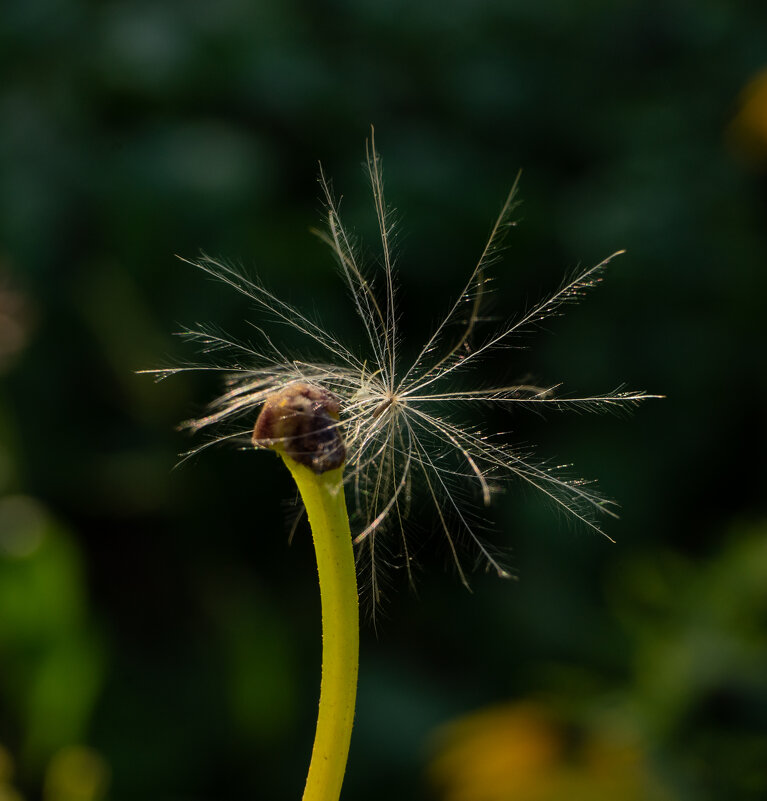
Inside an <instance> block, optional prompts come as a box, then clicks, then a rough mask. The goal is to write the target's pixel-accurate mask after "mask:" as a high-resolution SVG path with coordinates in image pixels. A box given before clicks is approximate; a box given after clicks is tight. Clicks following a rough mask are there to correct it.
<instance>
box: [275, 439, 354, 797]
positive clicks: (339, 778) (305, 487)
mask: <svg viewBox="0 0 767 801" xmlns="http://www.w3.org/2000/svg"><path fill="white" fill-rule="evenodd" d="M280 455H281V456H282V458H283V460H284V461H285V464H286V465H287V467H288V469H289V470H290V472H291V474H292V475H293V478H294V479H295V482H296V484H297V485H298V490H299V492H300V493H301V498H302V499H303V502H304V505H305V506H306V511H307V514H308V516H309V525H310V526H311V529H312V537H313V538H314V549H315V552H316V554H317V571H318V573H319V579H320V597H321V601H322V682H321V686H320V707H319V715H318V717H317V731H316V734H315V738H314V748H313V750H312V761H311V764H310V765H309V775H308V777H307V779H306V788H305V790H304V796H303V801H338V798H339V796H340V794H341V785H342V784H343V780H344V772H345V770H346V759H347V757H348V755H349V742H350V740H351V734H352V724H353V722H354V703H355V698H356V694H357V670H358V665H359V604H358V597H357V574H356V569H355V564H354V552H353V550H352V536H351V531H350V529H349V515H348V512H347V511H346V499H345V497H344V486H343V481H342V473H343V466H342V467H339V468H336V469H334V470H327V471H326V472H324V473H319V474H317V473H315V472H314V471H313V470H311V469H310V468H308V467H305V466H304V465H302V464H299V463H298V462H296V461H294V460H293V459H292V458H291V457H290V456H288V455H287V454H286V453H284V452H282V453H281V454H280Z"/></svg>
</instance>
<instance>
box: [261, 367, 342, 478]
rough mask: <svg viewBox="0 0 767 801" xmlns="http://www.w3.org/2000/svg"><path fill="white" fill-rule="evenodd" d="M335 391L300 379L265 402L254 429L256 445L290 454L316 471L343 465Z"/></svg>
mask: <svg viewBox="0 0 767 801" xmlns="http://www.w3.org/2000/svg"><path fill="white" fill-rule="evenodd" d="M340 410H341V406H340V404H339V402H338V398H336V396H335V395H333V393H331V392H328V391H327V390H326V389H322V387H318V386H314V385H312V384H305V383H302V382H297V383H295V384H289V385H288V386H287V387H285V388H284V389H281V390H279V391H278V392H275V393H274V394H273V395H272V396H271V397H269V398H268V399H267V400H266V402H265V403H264V405H263V407H262V409H261V413H260V414H259V416H258V419H257V420H256V425H255V427H254V428H253V444H254V445H255V447H257V448H272V449H273V450H276V451H278V452H281V453H284V454H287V455H288V456H290V458H291V459H293V460H294V461H296V462H298V463H299V464H302V465H305V466H306V467H308V468H309V469H310V470H312V471H314V472H315V473H324V472H325V471H326V470H333V469H334V468H336V467H340V466H341V465H342V464H343V463H344V461H345V460H346V448H345V446H344V441H343V438H342V437H341V431H340V429H339V422H338V420H339V412H340Z"/></svg>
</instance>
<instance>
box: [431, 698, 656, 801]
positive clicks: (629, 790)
mask: <svg viewBox="0 0 767 801" xmlns="http://www.w3.org/2000/svg"><path fill="white" fill-rule="evenodd" d="M429 779H430V781H431V783H432V785H433V786H434V787H435V788H436V789H437V795H438V798H440V799H441V801H561V799H564V798H566V799H568V801H601V799H604V801H608V800H609V801H614V799H617V798H619V799H621V801H671V798H672V796H671V795H669V794H668V793H666V792H665V791H664V790H663V789H662V788H661V787H660V786H659V784H658V783H657V781H656V780H655V779H654V777H653V776H652V774H651V772H650V770H649V768H648V765H647V760H646V758H645V756H644V754H643V752H642V749H641V748H640V747H639V745H638V744H637V743H636V742H635V741H634V740H632V739H631V738H628V737H626V735H625V734H624V733H620V732H618V731H614V730H601V729H600V730H596V729H594V730H592V729H587V728H584V727H577V726H574V725H571V724H568V723H567V722H565V721H563V720H561V719H558V718H557V716H556V715H554V714H553V713H552V712H551V711H550V710H548V709H546V708H545V707H544V706H543V705H538V704H533V703H518V704H508V705H504V706H496V707H491V708H489V709H486V710H482V711H480V712H476V713H474V714H472V715H469V716H468V717H465V718H463V719H461V720H459V721H457V722H455V723H452V724H449V725H448V726H446V727H445V728H444V729H442V730H441V731H440V732H438V735H437V753H436V756H435V757H434V759H433V760H432V762H431V764H430V766H429Z"/></svg>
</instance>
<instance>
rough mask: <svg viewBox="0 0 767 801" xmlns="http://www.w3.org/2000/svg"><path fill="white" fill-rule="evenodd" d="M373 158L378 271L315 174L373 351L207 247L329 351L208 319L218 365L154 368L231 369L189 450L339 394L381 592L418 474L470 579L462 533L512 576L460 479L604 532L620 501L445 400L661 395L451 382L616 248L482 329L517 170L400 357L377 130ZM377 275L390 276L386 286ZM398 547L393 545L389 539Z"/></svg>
mask: <svg viewBox="0 0 767 801" xmlns="http://www.w3.org/2000/svg"><path fill="white" fill-rule="evenodd" d="M366 164H367V171H368V175H369V178H370V183H371V186H372V190H373V200H374V206H375V213H376V218H377V221H378V228H379V234H380V239H381V257H382V258H381V274H380V275H379V276H373V275H372V274H370V273H368V272H367V271H366V269H365V268H364V266H363V265H362V263H361V261H360V259H359V257H358V255H357V253H358V251H357V246H356V243H355V241H354V239H353V237H352V236H351V235H350V234H349V233H348V231H347V230H346V229H345V228H344V226H343V224H342V223H341V218H340V216H339V210H338V203H337V201H336V199H335V197H334V195H333V191H332V188H331V185H330V182H329V181H328V180H327V179H326V178H325V175H324V173H323V172H322V170H321V169H320V176H319V182H320V187H321V190H322V195H323V199H324V203H325V223H326V227H325V229H324V230H322V231H315V233H316V234H317V235H318V236H319V238H320V239H321V240H322V241H323V242H325V243H326V244H327V245H328V246H329V247H330V248H331V250H332V252H333V254H334V256H335V260H336V262H337V266H338V269H339V272H340V274H341V277H342V279H343V281H344V283H345V284H346V287H347V290H348V291H349V294H350V296H351V301H352V305H353V306H354V309H355V311H356V313H357V315H358V317H359V318H360V320H361V322H362V326H363V329H364V332H365V340H366V346H367V353H366V355H365V357H364V358H362V357H360V356H358V355H357V354H356V352H355V351H353V350H352V349H351V348H349V347H347V346H346V345H344V344H343V343H342V342H341V341H340V340H339V339H337V338H336V337H335V336H334V335H333V334H332V333H330V332H329V331H327V330H326V329H325V328H323V327H322V326H320V325H319V324H318V323H317V322H315V321H314V320H312V319H311V318H310V317H308V316H306V315H304V314H302V313H301V312H300V311H299V310H298V309H296V308H294V307H292V306H291V305H289V304H288V303H286V302H284V301H283V300H281V299H280V298H278V297H276V296H275V295H274V294H272V293H271V292H269V291H268V290H267V289H266V288H265V287H264V286H263V285H262V284H260V283H259V282H258V281H257V280H253V279H251V278H248V277H247V276H246V275H244V274H243V273H242V272H241V271H240V270H238V269H236V268H235V267H232V266H230V265H228V264H226V263H224V262H221V261H217V260H215V259H212V258H210V257H209V256H206V255H203V256H202V257H201V258H200V259H199V260H197V261H194V262H190V263H191V264H194V265H195V266H197V267H199V268H200V269H202V270H204V271H205V272H207V273H209V274H210V275H212V276H214V277H215V278H217V279H219V280H221V281H223V282H224V283H226V284H229V285H230V286H232V287H233V288H234V289H236V290H237V291H238V292H240V293H242V294H243V295H245V296H247V297H248V298H249V299H250V300H251V301H252V302H253V303H254V304H255V307H256V309H257V310H258V311H259V312H260V313H261V314H262V315H263V317H264V318H265V319H266V320H269V321H271V322H272V323H273V324H275V325H277V326H280V325H282V326H286V327H288V328H289V329H291V330H292V331H294V332H296V333H298V334H300V335H302V336H303V337H304V338H305V339H306V341H307V343H312V344H313V345H314V346H315V347H316V348H318V349H319V350H320V351H322V352H323V354H324V356H323V359H324V360H323V361H318V362H313V361H312V362H310V361H301V360H298V359H295V358H292V357H291V356H290V355H288V354H287V353H285V352H284V351H283V350H282V349H281V348H280V347H279V346H278V345H277V344H275V342H274V340H273V338H272V337H271V336H270V335H269V334H268V333H267V332H266V331H265V330H263V329H262V328H261V327H256V331H257V334H258V338H259V344H258V345H257V346H252V345H250V344H247V343H243V342H239V341H237V340H235V339H233V338H231V337H229V336H227V335H226V334H225V333H224V332H221V331H219V330H218V329H216V328H214V327H211V326H197V327H194V328H191V329H189V330H186V331H184V332H183V336H184V337H185V338H186V339H188V340H191V341H193V342H195V343H196V344H198V345H200V346H202V349H203V350H204V351H205V352H207V353H209V354H217V353H219V352H221V353H225V354H227V357H228V359H234V361H230V362H224V363H221V364H217V363H213V364H208V365H190V366H182V367H174V368H169V369H166V370H157V371H151V372H155V373H157V374H158V375H159V376H160V377H161V378H162V377H166V376H169V375H172V374H175V373H178V372H181V371H186V370H213V371H220V372H222V373H223V374H224V375H225V381H226V390H225V391H224V392H223V394H221V395H220V396H219V397H218V398H216V399H215V400H214V401H213V402H212V403H211V404H210V406H209V409H208V411H207V413H206V414H205V415H204V416H202V417H200V418H198V419H195V420H190V421H188V422H187V423H186V424H185V426H186V427H187V428H189V429H191V430H192V431H199V430H201V429H208V428H213V427H215V429H216V430H217V431H218V432H219V433H217V434H216V436H214V437H213V438H212V439H211V440H209V441H207V442H206V443H204V444H202V445H200V446H198V447H197V448H195V449H193V450H192V451H190V452H189V453H188V454H185V456H186V457H188V456H191V455H193V454H195V453H198V452H199V451H201V450H202V449H204V448H206V447H208V446H210V445H212V444H216V443H220V442H226V441H238V440H241V441H245V442H247V441H249V439H250V433H251V431H252V428H253V422H254V419H255V416H256V411H257V410H258V409H259V407H261V406H262V405H263V404H264V402H265V401H266V400H267V399H268V398H269V397H270V396H271V395H272V394H273V393H275V392H277V391H280V390H284V389H285V388H286V387H289V386H291V385H293V384H301V385H306V384H310V385H313V386H319V387H322V388H323V389H324V390H327V391H328V392H329V393H332V396H333V397H334V398H337V399H338V406H339V412H340V417H339V419H338V420H337V421H336V420H335V419H332V420H331V419H330V418H328V419H329V422H328V426H329V427H339V428H340V429H341V430H342V434H343V438H344V441H345V445H346V454H347V461H346V470H345V474H344V475H345V479H344V480H345V482H346V485H347V488H348V495H349V497H350V498H351V499H353V500H352V503H353V505H354V510H353V511H355V512H356V520H357V522H358V526H359V529H358V533H357V534H356V536H355V539H354V542H355V545H356V546H357V548H358V556H360V555H361V553H362V552H363V551H365V552H366V553H367V557H368V561H369V563H370V566H371V577H372V581H371V584H372V591H373V596H374V599H375V600H376V601H377V600H378V596H379V594H380V589H379V585H378V578H377V572H376V565H377V562H378V554H377V549H378V540H379V537H380V536H381V535H382V533H383V532H384V531H385V530H387V529H388V530H389V531H394V532H396V531H398V532H399V535H398V536H399V538H400V544H401V548H402V552H403V555H404V564H405V566H406V568H407V570H408V573H409V571H410V561H411V559H410V553H409V549H408V541H407V536H406V529H407V526H406V523H405V520H406V518H407V514H408V508H409V505H410V502H411V498H412V496H413V493H414V485H418V486H419V488H420V491H422V492H423V493H425V497H426V498H427V499H428V500H429V501H430V503H431V505H433V507H434V513H435V518H436V521H437V522H438V524H439V527H440V528H441V529H442V531H443V533H444V535H445V537H446V539H447V543H448V547H449V549H450V552H451V554H452V557H453V559H454V561H455V565H456V568H457V571H458V573H459V575H460V578H461V580H462V581H463V583H464V584H466V585H467V586H468V581H467V577H466V572H465V570H464V568H463V566H462V563H461V560H460V556H459V551H460V549H459V543H460V542H463V541H468V542H469V543H470V544H471V545H472V546H473V549H474V551H475V553H476V554H477V555H478V556H479V557H480V559H481V561H483V562H484V563H485V565H486V566H487V567H488V568H490V569H493V570H494V571H495V572H496V573H497V574H498V575H499V576H502V577H508V575H509V573H508V572H507V570H506V569H505V568H504V566H503V565H502V563H501V561H500V560H499V558H498V557H497V555H496V553H495V552H494V551H493V550H491V549H490V547H489V546H488V545H487V544H486V543H485V540H484V538H483V537H482V536H481V535H480V529H481V525H482V524H481V522H478V516H477V513H476V511H475V509H474V508H472V506H471V505H465V504H464V502H463V501H461V500H459V497H460V495H461V489H460V488H461V487H469V488H471V487H472V486H473V487H474V488H475V490H476V494H477V496H478V497H481V498H482V502H483V504H484V505H487V504H489V503H490V502H491V500H492V496H493V494H494V493H495V492H496V490H497V488H498V487H499V486H501V485H502V484H503V483H504V482H506V481H507V480H509V479H515V480H517V481H519V482H522V483H523V484H525V485H528V486H531V487H533V488H535V489H536V490H539V491H540V492H541V493H543V494H544V495H545V496H547V497H548V498H549V499H550V501H551V502H553V503H554V504H555V505H556V506H557V507H558V508H560V509H561V510H563V511H565V512H566V513H567V514H568V515H569V516H571V517H573V518H575V519H576V520H579V521H581V522H582V523H583V524H585V525H586V526H588V527H590V528H592V529H594V530H596V531H598V532H600V533H602V534H604V532H603V531H602V529H601V527H600V524H599V518H600V517H601V516H603V515H611V516H615V511H614V509H615V504H614V503H613V502H612V501H610V500H608V499H606V498H605V497H603V496H602V495H601V494H600V493H599V492H598V490H597V489H596V487H595V486H594V484H592V483H589V482H585V481H583V480H580V479H572V478H569V477H568V476H567V472H566V469H561V468H558V467H550V466H547V465H545V464H540V463H536V461H535V460H534V459H533V457H532V456H531V455H530V454H529V453H525V452H522V451H521V450H519V449H517V448H516V447H514V446H513V445H510V444H509V443H508V442H507V440H506V438H505V437H504V436H503V435H500V434H492V433H487V432H485V431H483V430H482V429H481V427H479V426H475V427H467V426H466V425H463V424H461V423H458V422H457V421H456V420H454V419H453V417H452V415H451V412H450V410H451V408H452V407H453V406H455V405H467V406H472V405H474V406H478V405H479V404H493V405H496V406H500V407H503V408H506V409H508V408H514V407H521V408H528V409H535V410H541V409H551V410H556V411H560V410H568V409H573V410H580V411H611V410H612V411H615V410H619V409H626V408H630V407H632V406H634V405H636V404H638V403H639V402H640V401H643V400H646V399H648V398H656V397H660V396H657V395H649V394H647V393H646V392H641V391H627V390H625V389H624V388H622V387H619V388H617V389H616V390H614V391H612V392H608V393H605V394H596V395H590V396H584V397H567V396H560V395H558V394H557V392H558V390H559V385H552V386H547V387H538V386H531V385H528V384H516V385H515V384H511V385H503V386H498V387H491V388H488V389H471V390H462V389H455V388H453V387H454V386H455V383H454V382H455V379H456V378H457V377H458V376H459V375H463V374H467V373H469V372H470V371H471V370H472V368H474V367H476V366H478V365H479V363H480V361H481V360H484V359H485V358H487V357H488V356H490V355H492V354H493V353H494V352H496V351H498V350H499V349H501V348H505V347H508V346H509V345H511V344H512V343H516V342H517V341H518V340H519V339H520V338H521V337H523V336H524V335H525V334H528V333H530V332H531V330H533V329H535V328H536V327H537V326H538V325H539V324H540V322H541V321H542V320H544V319H546V318H549V317H552V316H554V315H557V314H560V313H561V312H562V311H563V309H564V307H565V306H566V305H567V304H570V303H573V302H577V301H578V300H580V299H581V298H582V297H583V296H584V295H585V294H586V293H587V292H588V291H589V290H591V289H593V288H594V287H595V286H596V285H597V284H598V283H599V282H600V281H601V279H602V275H603V273H604V271H605V269H606V267H607V265H608V264H609V263H610V262H611V261H612V259H613V258H615V256H617V255H619V253H620V252H621V251H619V252H618V253H614V254H613V255H612V256H610V257H608V258H607V259H605V260H604V261H602V262H600V263H599V264H597V265H595V266H593V267H589V268H586V269H583V270H580V271H579V272H577V273H575V274H574V275H572V276H571V277H570V278H568V279H567V280H566V281H564V282H563V284H562V285H561V286H560V287H559V288H558V289H557V290H556V291H555V292H554V293H553V294H551V295H549V296H548V297H546V298H545V299H544V300H542V301H541V302H539V303H537V304H535V305H533V306H532V307H531V308H529V309H527V310H526V311H525V312H523V313H522V314H520V315H518V316H516V317H511V318H509V319H508V320H507V321H506V322H505V324H503V325H502V326H501V327H500V328H497V329H496V330H494V331H492V332H491V333H490V334H489V335H485V336H484V338H483V337H481V336H480V328H481V323H482V320H481V317H480V311H481V307H482V301H483V299H484V294H485V290H486V283H487V280H488V278H487V275H488V271H489V270H490V268H491V267H492V266H493V265H494V264H495V263H496V262H497V261H498V259H499V254H500V252H501V249H502V245H503V242H504V239H505V237H506V235H507V233H508V232H509V229H510V227H511V226H512V224H513V223H512V212H513V209H514V207H515V198H516V190H517V183H516V182H515V184H514V186H513V187H512V190H511V192H510V193H509V195H508V197H507V198H506V201H505V202H504V204H503V206H502V208H501V211H500V214H499V215H498V218H497V219H496V221H495V224H494V226H493V228H492V231H491V234H490V237H489V239H488V241H487V243H486V245H485V247H484V249H483V251H482V252H481V254H480V257H479V260H478V261H477V263H476V265H475V266H474V268H473V270H472V271H471V272H470V274H469V276H468V280H467V281H466V284H465V286H464V287H463V290H462V291H461V293H460V294H459V295H458V297H457V298H456V300H455V302H454V303H453V304H452V306H451V307H450V308H449V310H448V312H447V314H445V316H444V317H443V318H442V320H441V322H440V323H439V324H438V325H437V327H436V328H435V330H434V332H433V333H432V334H431V336H430V337H429V339H428V340H427V342H426V344H425V345H424V346H423V348H422V349H421V350H420V352H419V353H418V355H417V356H416V358H415V359H414V360H413V361H412V362H411V363H409V364H407V365H403V364H402V363H401V359H400V351H399V345H400V335H399V330H398V314H397V310H396V283H395V275H394V266H393V259H392V254H391V244H390V243H391V238H392V220H391V216H390V213H389V211H388V209H387V207H386V205H385V203H384V196H383V177H382V172H381V162H380V158H379V156H378V153H377V152H376V149H375V141H374V137H373V135H372V134H371V137H370V140H369V141H368V143H367V144H366ZM377 283H380V284H382V287H381V288H380V290H379V287H378V286H377V285H376V284H377ZM459 324H462V327H461V332H460V334H459V335H458V336H457V337H455V338H454V339H452V341H451V334H452V332H453V331H455V330H456V328H457V326H458V325H459ZM605 536H607V535H606V534H605ZM391 550H392V548H391V546H390V547H388V548H386V549H385V551H391Z"/></svg>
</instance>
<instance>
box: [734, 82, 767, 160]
mask: <svg viewBox="0 0 767 801" xmlns="http://www.w3.org/2000/svg"><path fill="white" fill-rule="evenodd" d="M727 139H728V142H729V144H730V147H731V148H732V149H733V150H734V151H735V153H737V154H738V155H739V156H742V157H743V158H745V159H746V160H747V161H749V162H751V163H752V164H759V165H764V164H767V69H765V70H762V71H761V72H759V73H757V74H756V76H755V77H754V78H753V79H752V80H751V81H750V82H749V83H748V84H747V85H746V87H745V88H744V89H743V91H742V92H741V93H740V98H739V108H738V112H737V114H736V115H735V118H734V119H733V121H732V122H731V123H730V127H729V129H728V131H727Z"/></svg>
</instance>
